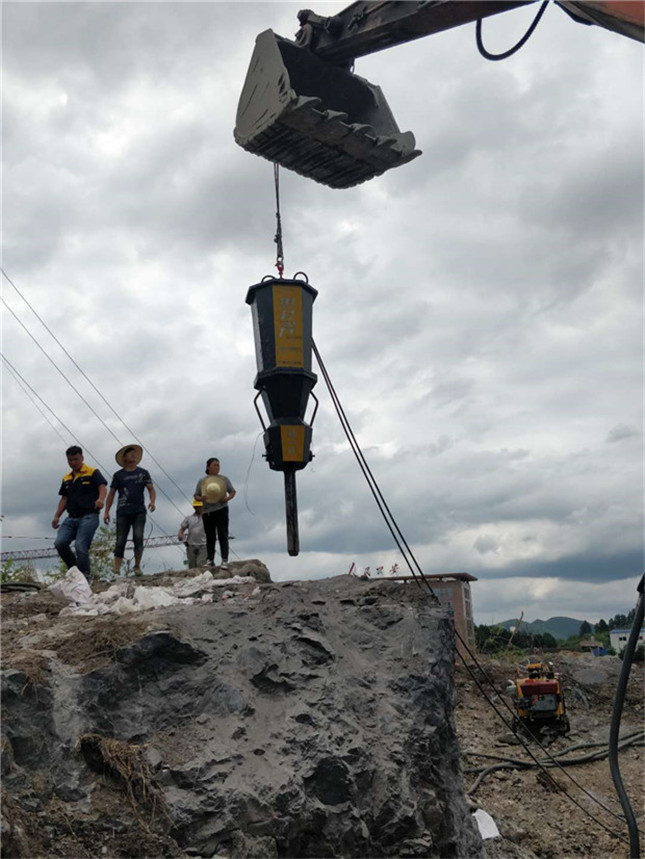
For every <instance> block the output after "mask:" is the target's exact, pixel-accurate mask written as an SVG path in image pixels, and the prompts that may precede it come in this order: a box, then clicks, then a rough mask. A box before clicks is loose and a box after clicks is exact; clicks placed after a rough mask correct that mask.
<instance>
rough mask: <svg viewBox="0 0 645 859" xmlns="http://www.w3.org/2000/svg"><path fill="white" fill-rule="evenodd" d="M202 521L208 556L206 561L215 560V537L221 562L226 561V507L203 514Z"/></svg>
mask: <svg viewBox="0 0 645 859" xmlns="http://www.w3.org/2000/svg"><path fill="white" fill-rule="evenodd" d="M202 521H203V523H204V532H205V534H206V554H207V555H208V560H209V561H213V560H214V558H215V542H216V535H217V539H219V550H220V553H221V555H222V562H224V561H228V507H222V508H221V509H220V510H213V511H212V512H211V513H204V514H203V515H202Z"/></svg>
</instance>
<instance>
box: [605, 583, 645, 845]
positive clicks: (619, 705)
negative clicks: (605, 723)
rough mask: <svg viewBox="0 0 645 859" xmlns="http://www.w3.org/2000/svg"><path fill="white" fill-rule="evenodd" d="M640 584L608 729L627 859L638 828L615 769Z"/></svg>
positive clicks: (639, 616) (638, 620) (637, 628)
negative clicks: (627, 849) (627, 840)
mask: <svg viewBox="0 0 645 859" xmlns="http://www.w3.org/2000/svg"><path fill="white" fill-rule="evenodd" d="M644 582H645V576H641V580H640V582H639V584H638V593H639V594H640V596H639V597H638V602H637V604H636V614H635V615H634V620H633V622H632V628H631V631H630V633H629V639H628V640H627V644H626V645H625V649H624V650H623V664H622V667H621V670H620V677H619V678H618V688H617V689H616V697H615V698H614V707H613V712H612V716H611V727H610V730H609V769H610V771H611V777H612V779H613V782H614V787H615V788H616V793H617V794H618V799H619V801H620V804H621V806H622V809H623V812H624V813H625V819H626V820H627V828H628V830H629V849H630V853H629V855H630V859H639V857H640V855H641V853H640V842H639V838H638V827H637V826H636V817H635V816H634V811H633V809H632V807H631V805H630V802H629V797H628V796H627V791H626V790H625V785H624V784H623V780H622V777H621V774H620V767H619V765H618V735H619V733H620V720H621V717H622V712H623V704H624V702H625V693H626V692H627V681H628V679H629V673H630V671H631V667H632V663H633V661H634V653H635V652H636V644H637V642H638V637H639V635H640V632H641V628H642V626H643V614H644V610H643V589H644Z"/></svg>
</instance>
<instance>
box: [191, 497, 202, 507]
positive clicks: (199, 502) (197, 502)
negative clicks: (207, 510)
mask: <svg viewBox="0 0 645 859" xmlns="http://www.w3.org/2000/svg"><path fill="white" fill-rule="evenodd" d="M203 506H204V502H203V501H198V500H197V499H196V498H193V507H203Z"/></svg>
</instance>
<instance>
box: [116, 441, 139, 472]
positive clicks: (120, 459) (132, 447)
mask: <svg viewBox="0 0 645 859" xmlns="http://www.w3.org/2000/svg"><path fill="white" fill-rule="evenodd" d="M126 450H133V451H134V452H135V453H136V455H137V461H136V462H135V465H139V463H140V462H141V457H142V456H143V448H142V447H141V445H140V444H126V445H124V446H123V447H122V448H121V450H117V452H116V453H115V454H114V458H115V459H116V461H117V462H118V463H119V465H120V466H121V468H123V466H124V465H125V462H124V459H123V457H124V455H125V452H126Z"/></svg>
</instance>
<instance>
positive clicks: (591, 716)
mask: <svg viewBox="0 0 645 859" xmlns="http://www.w3.org/2000/svg"><path fill="white" fill-rule="evenodd" d="M548 658H550V659H552V660H553V661H554V662H555V664H556V668H557V669H559V670H560V671H561V673H562V677H563V686H564V691H565V701H566V704H567V712H568V716H569V720H570V723H571V731H570V733H569V734H568V735H567V736H566V737H565V738H558V739H556V740H555V741H553V742H552V743H551V744H550V745H548V746H547V747H546V752H543V751H541V750H540V748H539V747H538V746H537V745H536V744H535V743H529V748H530V749H531V750H532V751H533V753H534V754H535V756H536V757H537V758H538V759H539V760H543V759H545V758H547V752H548V753H549V754H550V755H552V756H556V755H558V754H559V753H561V752H564V751H565V750H566V749H569V748H571V747H574V746H578V745H579V744H589V743H599V744H602V745H598V746H595V747H591V748H577V749H572V752H571V753H570V754H569V755H565V757H564V758H563V759H564V760H566V758H567V757H572V758H574V757H581V756H583V755H586V754H589V753H590V752H596V751H603V749H606V743H607V740H608V736H609V725H610V721H611V713H612V707H613V702H614V696H615V691H616V686H617V681H618V674H619V671H620V667H621V665H622V663H621V662H620V660H619V659H618V658H617V657H601V658H599V659H598V658H595V657H593V656H591V655H588V654H581V653H560V654H551V655H550V656H548ZM458 661H459V663H460V664H459V666H458V667H457V670H456V687H457V706H456V710H455V719H456V723H457V731H458V734H459V738H460V745H461V749H462V756H463V758H462V759H463V767H464V771H465V782H466V789H467V790H469V791H470V798H471V800H472V801H473V802H474V803H476V804H477V805H478V806H479V807H480V808H483V809H484V810H485V811H487V812H488V813H489V814H490V815H491V816H492V817H493V819H494V820H495V822H496V823H497V826H498V828H499V830H500V833H501V835H502V839H501V840H500V839H495V840H487V841H486V849H487V855H488V856H489V857H494V859H502V857H503V859H506V857H516V859H531V857H534V856H539V857H558V859H560V857H568V856H584V857H588V859H596V857H597V859H608V857H616V859H618V857H620V859H623V857H626V856H629V841H628V832H627V826H626V824H625V823H624V821H623V820H622V817H621V816H622V809H621V807H620V803H619V801H618V797H617V795H616V791H615V789H614V785H613V781H612V778H611V773H610V770H609V763H608V760H607V758H606V757H605V758H604V759H602V760H598V761H592V762H589V763H581V764H579V765H572V766H566V767H563V768H558V767H555V768H549V769H548V774H545V773H544V772H542V771H541V770H540V769H539V768H537V767H536V768H532V769H525V770H522V769H520V768H509V769H500V770H497V771H494V772H492V773H491V774H490V775H488V776H487V777H486V778H484V780H483V781H482V782H481V784H480V785H479V787H477V788H476V789H475V790H474V791H472V790H471V787H472V785H473V784H474V783H475V781H476V778H477V776H478V771H479V770H480V769H481V768H482V767H485V766H490V765H491V764H495V763H497V762H498V761H497V760H495V759H494V758H484V757H478V756H476V754H475V753H476V752H479V753H483V754H486V755H494V756H497V757H501V758H511V759H515V760H518V761H527V762H531V758H530V756H529V754H528V753H527V752H526V751H525V750H524V749H523V747H522V746H521V745H520V744H518V743H517V740H515V738H514V737H513V735H512V733H511V732H510V731H509V728H508V727H507V726H506V725H505V724H504V723H503V721H502V719H501V718H500V717H499V716H498V715H497V713H496V712H495V711H494V709H493V707H492V706H491V705H490V704H489V703H488V702H487V701H486V700H485V697H484V695H483V693H482V692H481V691H480V689H479V688H478V686H477V683H476V682H475V679H474V678H473V677H472V675H471V674H470V673H469V672H468V671H467V670H466V668H465V667H464V666H463V663H461V661H460V660H458ZM478 661H480V663H481V664H482V666H483V668H484V671H485V672H486V674H488V675H489V676H490V677H491V678H492V679H493V680H494V681H495V684H496V688H497V689H499V690H503V689H504V688H505V687H506V685H507V681H508V680H509V679H514V678H515V676H516V670H517V668H518V666H519V665H521V664H522V661H521V660H513V659H508V660H504V661H500V660H496V659H491V658H487V657H484V656H479V657H478ZM600 663H602V664H600ZM480 682H481V683H482V686H483V688H484V689H485V690H486V692H488V693H489V694H490V686H489V685H488V684H487V683H486V682H484V681H482V679H481V677H480ZM490 697H492V699H493V703H495V704H496V706H497V708H498V709H499V710H500V712H501V713H502V715H503V716H504V718H505V719H506V721H507V722H508V723H509V725H510V724H511V721H512V713H511V712H509V710H508V709H507V708H506V704H508V705H509V706H511V707H512V704H511V701H510V699H508V698H506V697H505V696H504V695H491V696H490ZM643 708H644V701H643V666H642V665H635V666H633V667H632V671H631V675H630V682H629V689H628V696H627V701H626V703H625V706H624V709H623V717H622V722H621V735H620V736H621V738H622V737H624V736H628V735H629V734H634V733H637V732H639V731H640V732H641V733H640V736H641V739H640V743H641V745H640V746H639V745H633V746H630V747H628V748H626V749H625V750H623V751H621V752H620V753H619V765H620V770H621V775H622V778H623V782H624V784H625V788H626V790H627V794H628V796H629V799H630V802H631V804H632V807H633V808H634V812H635V814H636V816H637V821H638V826H639V830H641V836H640V838H641V844H642V843H644V841H645V813H644V811H645V809H644V801H643V796H644V794H643V785H644V779H643V776H644V774H645V770H644V766H643V748H642V742H643V739H642V736H643V733H642V732H643V730H644V728H643ZM549 776H551V778H549ZM574 780H575V783H574ZM585 791H586V793H585ZM574 801H575V802H574ZM576 803H577V805H576ZM599 803H602V805H604V806H605V808H606V809H607V810H605V809H603V808H602V806H601V805H600V804H599ZM615 815H618V817H616V816H615ZM619 818H620V819H619ZM608 830H609V831H608ZM611 833H616V834H619V835H622V836H623V838H624V839H626V840H621V839H620V838H618V837H616V835H613V834H611Z"/></svg>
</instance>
